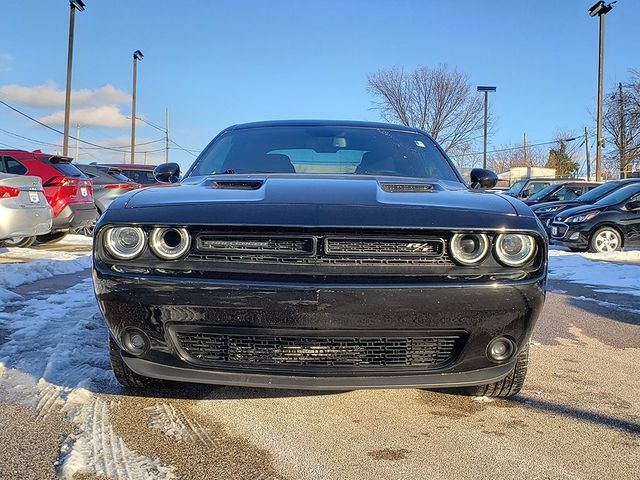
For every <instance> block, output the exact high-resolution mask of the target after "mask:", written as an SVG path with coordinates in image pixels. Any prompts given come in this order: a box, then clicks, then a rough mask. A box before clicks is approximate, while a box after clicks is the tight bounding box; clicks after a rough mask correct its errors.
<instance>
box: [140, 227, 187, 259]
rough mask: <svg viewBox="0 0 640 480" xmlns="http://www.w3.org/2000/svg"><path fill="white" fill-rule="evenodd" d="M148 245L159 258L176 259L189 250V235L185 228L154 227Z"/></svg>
mask: <svg viewBox="0 0 640 480" xmlns="http://www.w3.org/2000/svg"><path fill="white" fill-rule="evenodd" d="M149 246H150V247H151V251H152V252H153V253H155V254H156V256H158V257H159V258H161V259H163V260H177V259H178V258H180V257H183V256H184V255H185V254H186V253H187V252H188V251H189V247H190V246H191V236H190V235H189V232H188V231H187V229H186V228H171V227H170V228H154V229H153V231H152V232H151V236H150V238H149Z"/></svg>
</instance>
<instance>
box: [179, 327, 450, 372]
mask: <svg viewBox="0 0 640 480" xmlns="http://www.w3.org/2000/svg"><path fill="white" fill-rule="evenodd" d="M174 339H175V340H176V341H177V344H178V347H179V349H180V350H181V351H182V352H183V354H184V355H185V356H186V357H187V360H189V361H190V362H192V363H197V364H203V365H226V366H238V367H240V366H253V367H260V366H265V367H268V366H282V367H286V366H290V367H313V366H316V367H333V368H347V369H354V368H356V369H369V368H373V369H376V368H377V369H388V368H394V367H396V368H400V367H422V368H437V367H438V366H442V365H444V364H446V363H448V362H449V361H450V360H451V359H452V357H453V355H454V353H455V351H456V349H457V346H458V342H459V341H460V340H461V335H442V336H440V335H439V336H428V337H425V336H422V337H385V336H375V337H374V336H366V337H317V336H289V335H287V336H272V335H236V334H226V333H210V332H201V331H199V332H190V331H175V332H174Z"/></svg>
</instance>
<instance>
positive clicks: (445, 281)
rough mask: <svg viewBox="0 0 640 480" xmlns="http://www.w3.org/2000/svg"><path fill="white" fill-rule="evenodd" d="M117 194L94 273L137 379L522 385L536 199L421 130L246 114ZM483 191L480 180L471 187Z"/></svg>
mask: <svg viewBox="0 0 640 480" xmlns="http://www.w3.org/2000/svg"><path fill="white" fill-rule="evenodd" d="M155 174H156V177H157V178H158V180H160V181H164V182H168V183H173V185H168V186H164V187H163V186H158V187H151V188H146V189H143V190H136V191H133V192H131V193H128V194H126V195H124V196H122V197H120V198H118V199H117V200H116V201H115V202H114V203H113V204H112V205H111V206H110V207H109V209H108V210H107V211H106V212H105V213H104V215H103V216H102V217H101V219H100V220H99V222H98V223H97V225H96V228H95V236H94V257H93V258H94V264H93V267H94V269H93V276H94V284H95V292H96V295H97V298H98V302H99V305H100V309H101V311H102V313H103V315H104V318H105V320H106V322H107V324H108V327H109V333H110V340H109V346H110V350H111V360H112V366H113V370H114V372H115V375H116V377H117V379H118V380H119V381H120V382H121V383H122V384H123V385H125V386H130V387H144V386H147V385H150V384H152V383H153V382H154V381H156V379H164V380H174V381H185V382H200V383H212V384H223V385H240V386H262V387H281V388H308V389H354V388H393V387H428V388H438V387H448V388H457V389H458V391H460V392H462V393H468V394H473V395H490V396H501V397H505V396H510V395H514V394H516V393H518V391H519V390H520V388H521V387H522V384H523V382H524V377H525V374H526V369H527V359H528V344H529V338H530V336H531V331H532V328H533V326H534V324H535V322H536V319H537V318H538V315H539V314H540V311H541V310H542V306H543V303H544V296H545V282H546V270H547V239H546V235H545V232H544V230H543V228H542V226H541V225H540V223H539V222H538V220H537V219H536V217H535V215H534V214H533V213H532V212H531V210H530V209H529V208H528V207H527V206H526V205H524V204H523V203H522V202H520V201H518V200H516V199H513V198H510V197H508V196H500V195H495V194H493V193H489V192H485V191H483V190H482V188H481V187H491V186H493V185H494V184H495V182H496V177H495V175H494V174H493V173H492V172H490V171H487V170H482V169H476V170H474V171H472V173H471V182H470V185H469V186H468V185H467V184H466V183H465V181H464V180H463V178H462V177H461V176H460V174H459V173H458V171H457V170H456V168H455V167H454V165H453V164H452V162H451V160H450V159H449V158H448V157H447V155H446V154H445V153H444V151H443V150H442V148H441V147H440V146H439V145H438V144H437V143H436V142H435V141H434V140H433V139H432V138H431V137H430V136H429V135H428V134H426V133H425V132H423V131H420V130H416V129H413V128H407V127H402V126H397V125H388V124H377V123H368V122H343V121H336V122H329V121H279V122H263V123H252V124H245V125H236V126H233V127H230V128H228V129H226V130H224V131H223V132H222V133H220V134H219V135H218V136H217V137H216V138H214V139H213V141H212V142H211V143H210V144H209V145H208V146H207V147H206V148H205V150H204V151H203V152H202V153H201V154H200V156H199V157H198V158H197V159H196V161H195V162H194V164H193V165H192V166H191V168H189V169H188V170H187V172H186V173H185V174H184V176H183V178H182V179H181V181H180V183H178V180H179V176H180V172H179V167H178V165H176V164H170V163H169V164H165V165H161V166H160V167H158V168H157V169H156V172H155ZM470 187H471V188H470Z"/></svg>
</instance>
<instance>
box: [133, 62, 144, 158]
mask: <svg viewBox="0 0 640 480" xmlns="http://www.w3.org/2000/svg"><path fill="white" fill-rule="evenodd" d="M143 58H144V55H142V52H141V51H140V50H136V51H135V52H133V92H132V96H131V163H132V164H133V163H135V157H136V81H137V77H138V60H142V59H143Z"/></svg>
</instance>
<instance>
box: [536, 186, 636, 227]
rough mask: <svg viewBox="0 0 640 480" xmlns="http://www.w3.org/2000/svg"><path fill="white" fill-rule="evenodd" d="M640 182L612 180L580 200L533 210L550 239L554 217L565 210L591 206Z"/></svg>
mask: <svg viewBox="0 0 640 480" xmlns="http://www.w3.org/2000/svg"><path fill="white" fill-rule="evenodd" d="M633 182H640V179H639V178H634V179H626V180H612V181H610V182H607V183H603V184H602V185H599V186H597V187H596V188H594V189H593V190H589V191H588V192H587V193H583V194H582V195H580V196H579V197H578V198H575V199H573V200H564V201H559V202H543V203H538V204H536V205H533V206H532V207H531V210H532V211H533V213H535V214H536V215H537V217H538V218H539V219H540V222H542V225H544V228H545V230H546V231H547V234H548V235H549V237H550V236H551V222H552V221H553V217H555V216H556V215H558V213H560V212H561V211H563V210H567V209H569V208H573V207H578V206H580V205H591V204H593V203H595V202H597V201H598V200H600V199H601V198H603V197H605V196H606V195H609V194H610V193H611V192H613V191H615V190H617V189H618V188H620V187H623V186H625V185H628V184H629V183H633Z"/></svg>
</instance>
